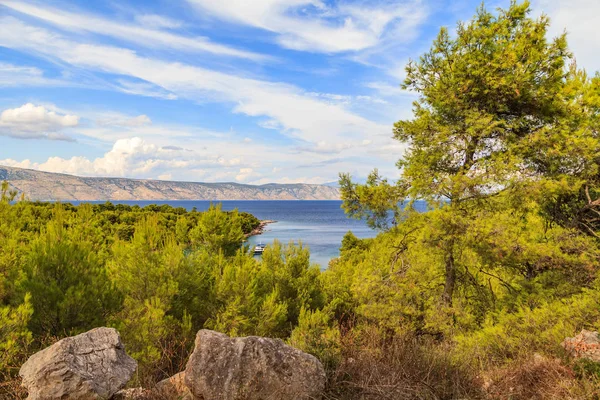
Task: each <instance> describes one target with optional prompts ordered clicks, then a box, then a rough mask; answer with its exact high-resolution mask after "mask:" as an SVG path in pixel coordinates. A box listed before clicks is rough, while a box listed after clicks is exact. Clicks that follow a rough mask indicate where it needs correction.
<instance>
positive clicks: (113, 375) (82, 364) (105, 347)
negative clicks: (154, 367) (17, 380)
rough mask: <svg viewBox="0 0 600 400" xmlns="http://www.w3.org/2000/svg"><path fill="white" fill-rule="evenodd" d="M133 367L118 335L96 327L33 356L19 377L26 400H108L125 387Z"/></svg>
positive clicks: (109, 329)
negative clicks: (24, 388) (21, 379)
mask: <svg viewBox="0 0 600 400" xmlns="http://www.w3.org/2000/svg"><path fill="white" fill-rule="evenodd" d="M136 368H137V363H136V362H135V360H134V359H133V358H131V357H129V356H128V355H127V354H126V353H125V348H124V346H123V343H121V338H120V336H119V333H118V332H117V331H116V330H115V329H112V328H96V329H92V330H91V331H88V332H85V333H82V334H81V335H77V336H73V337H67V338H64V339H62V340H60V341H58V342H56V343H55V344H53V345H52V346H50V347H48V348H46V349H44V350H42V351H40V352H38V353H35V354H34V355H32V356H31V357H29V359H28V360H27V361H26V362H25V364H23V366H22V367H21V370H20V371H19V375H20V376H21V377H22V378H23V386H25V387H26V388H27V390H28V391H29V397H28V399H29V400H52V399H62V400H84V399H85V400H90V399H109V398H110V397H112V395H114V394H115V393H116V392H118V391H119V390H120V389H121V388H123V387H124V386H125V384H127V382H128V381H129V378H131V375H132V374H133V372H134V371H135V369H136Z"/></svg>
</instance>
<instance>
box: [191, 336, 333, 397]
mask: <svg viewBox="0 0 600 400" xmlns="http://www.w3.org/2000/svg"><path fill="white" fill-rule="evenodd" d="M185 384H186V386H187V387H188V388H189V389H190V390H191V392H192V394H193V395H194V396H196V397H197V398H201V399H204V400H213V399H214V400H216V399H218V400H242V399H243V400H255V399H256V400H259V399H262V400H266V399H286V400H287V399H298V400H299V399H318V398H320V397H321V394H322V392H323V389H324V387H325V371H324V369H323V366H322V365H321V363H320V362H319V361H318V360H317V359H316V358H315V357H313V356H311V355H310V354H306V353H303V352H301V351H300V350H297V349H295V348H293V347H290V346H287V345H286V344H284V343H283V342H282V341H281V340H278V339H267V338H263V337H256V336H249V337H234V338H230V337H229V336H227V335H224V334H222V333H218V332H214V331H209V330H201V331H199V332H198V334H197V335H196V344H195V348H194V352H193V353H192V355H191V356H190V360H189V361H188V363H187V366H186V369H185Z"/></svg>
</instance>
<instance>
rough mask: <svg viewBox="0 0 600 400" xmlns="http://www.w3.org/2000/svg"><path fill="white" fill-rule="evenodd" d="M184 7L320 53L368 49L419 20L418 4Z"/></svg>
mask: <svg viewBox="0 0 600 400" xmlns="http://www.w3.org/2000/svg"><path fill="white" fill-rule="evenodd" d="M188 1H189V2H190V3H191V4H192V5H194V6H196V7H197V8H198V9H199V10H200V11H201V12H202V13H208V14H209V15H211V16H213V17H216V18H219V19H222V20H225V21H231V22H233V23H238V24H243V25H248V26H252V27H255V28H259V29H264V30H267V31H270V32H273V33H275V34H276V40H277V42H278V43H279V44H280V45H281V46H283V47H286V48H289V49H294V50H304V51H313V52H325V53H337V52H344V51H358V50H363V49H367V48H370V47H373V46H375V45H377V44H378V43H379V41H380V40H381V38H382V37H383V36H384V33H385V31H386V29H390V28H391V29H404V30H405V31H404V32H405V33H407V32H410V31H411V30H412V29H413V28H414V27H415V26H418V24H419V23H421V22H422V20H423V13H422V6H421V5H420V4H419V2H417V1H413V2H411V1H408V2H391V3H389V2H388V3H386V4H382V5H376V4H374V3H356V4H351V5H331V4H330V3H326V2H325V1H320V0H253V1H238V0H222V1H219V2H215V1H213V0H188ZM399 27H404V28H399ZM404 36H408V35H406V34H405V35H404Z"/></svg>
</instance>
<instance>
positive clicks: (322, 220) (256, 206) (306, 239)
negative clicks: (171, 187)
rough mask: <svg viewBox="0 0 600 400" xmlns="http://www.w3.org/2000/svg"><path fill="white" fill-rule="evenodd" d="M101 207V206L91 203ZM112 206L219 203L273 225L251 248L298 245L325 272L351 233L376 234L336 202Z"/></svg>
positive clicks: (199, 207)
mask: <svg viewBox="0 0 600 400" xmlns="http://www.w3.org/2000/svg"><path fill="white" fill-rule="evenodd" d="M94 203H102V202H94ZM112 203H114V204H129V205H135V204H137V205H139V206H140V207H143V206H146V205H149V204H169V205H171V206H173V207H184V208H186V209H187V210H191V209H192V208H194V207H196V209H197V210H198V211H203V210H206V209H208V208H209V206H210V204H211V203H213V204H216V203H220V204H221V205H222V209H223V210H226V211H229V210H234V209H237V210H238V211H245V212H248V213H250V214H253V215H254V216H256V217H257V218H258V219H260V220H273V221H277V222H275V223H272V224H268V225H267V226H266V227H265V231H264V232H263V233H262V234H261V235H257V236H252V237H250V238H249V239H248V242H247V243H248V244H249V245H250V246H252V247H254V246H255V245H256V244H258V243H261V244H265V245H268V244H270V243H273V241H274V240H279V241H280V242H282V243H289V242H290V241H293V242H295V243H297V242H300V241H301V242H302V244H303V245H305V246H307V247H308V248H309V249H310V258H311V262H312V263H315V264H319V265H320V267H321V269H325V268H327V265H328V264H329V261H330V260H331V259H332V258H335V257H338V256H339V252H340V245H341V241H342V238H343V237H344V235H345V234H346V233H347V232H348V231H352V233H354V235H356V236H357V237H359V238H361V239H362V238H370V237H374V236H376V235H377V233H378V232H377V231H375V230H373V229H371V228H369V227H368V226H367V223H366V222H365V221H363V220H356V219H352V218H349V217H348V216H347V215H346V214H345V213H344V210H342V208H341V205H342V202H341V201H338V200H225V201H213V202H211V201H191V200H180V201H112Z"/></svg>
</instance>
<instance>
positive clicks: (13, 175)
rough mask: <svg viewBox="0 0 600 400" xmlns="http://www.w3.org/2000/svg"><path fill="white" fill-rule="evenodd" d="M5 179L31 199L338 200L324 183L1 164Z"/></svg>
mask: <svg viewBox="0 0 600 400" xmlns="http://www.w3.org/2000/svg"><path fill="white" fill-rule="evenodd" d="M4 180H6V181H8V182H9V184H10V185H11V186H12V187H13V188H14V189H16V190H18V191H19V193H25V194H26V195H27V197H28V198H30V199H31V200H337V199H338V198H339V190H338V189H337V188H334V187H329V186H324V185H309V184H287V185H283V184H267V185H260V186H254V185H243V184H239V183H229V182H227V183H197V182H173V181H156V180H142V179H126V178H88V177H79V176H73V175H66V174H55V173H49V172H41V171H34V170H29V169H22V168H13V167H2V166H0V181H4Z"/></svg>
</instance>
